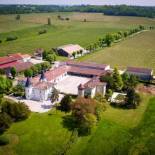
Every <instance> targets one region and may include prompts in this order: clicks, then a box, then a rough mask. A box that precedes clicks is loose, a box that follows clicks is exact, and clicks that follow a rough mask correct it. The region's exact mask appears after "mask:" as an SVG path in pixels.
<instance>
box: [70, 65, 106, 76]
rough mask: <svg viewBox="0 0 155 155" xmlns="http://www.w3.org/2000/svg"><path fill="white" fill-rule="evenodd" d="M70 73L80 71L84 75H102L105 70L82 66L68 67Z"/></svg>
mask: <svg viewBox="0 0 155 155" xmlns="http://www.w3.org/2000/svg"><path fill="white" fill-rule="evenodd" d="M68 72H69V73H78V74H82V75H92V76H100V75H101V74H103V73H104V72H105V71H104V70H100V69H99V70H98V69H90V68H82V67H72V66H71V67H68Z"/></svg>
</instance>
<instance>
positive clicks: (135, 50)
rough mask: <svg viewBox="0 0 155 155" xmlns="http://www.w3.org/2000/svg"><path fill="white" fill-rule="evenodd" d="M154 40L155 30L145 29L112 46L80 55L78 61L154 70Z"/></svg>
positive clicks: (122, 67)
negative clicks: (83, 55)
mask: <svg viewBox="0 0 155 155" xmlns="http://www.w3.org/2000/svg"><path fill="white" fill-rule="evenodd" d="M154 41H155V31H146V32H143V33H141V34H138V35H136V36H134V37H131V38H128V39H126V40H124V41H122V42H120V43H118V44H114V45H113V46H112V47H109V48H105V49H103V50H100V51H97V52H94V53H92V54H90V55H87V56H85V57H82V58H80V61H91V62H92V61H93V62H97V63H104V64H110V65H111V66H112V67H119V68H120V69H124V68H126V66H137V67H148V68H152V69H154V71H155V44H154Z"/></svg>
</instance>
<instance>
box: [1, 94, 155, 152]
mask: <svg viewBox="0 0 155 155" xmlns="http://www.w3.org/2000/svg"><path fill="white" fill-rule="evenodd" d="M142 98H143V102H142V103H141V105H140V106H139V107H138V109H135V110H121V109H116V108H113V107H110V106H109V105H108V106H107V110H106V112H104V114H103V119H102V120H101V121H100V122H99V124H98V126H97V127H96V128H95V129H94V131H93V133H92V134H91V135H90V136H85V137H79V138H78V139H77V141H76V142H75V143H74V144H73V145H72V146H71V149H70V150H68V152H67V154H68V155H83V154H89V155H91V154H92V155H94V154H97V155H100V154H101V155H103V154H105V155H106V154H122V155H124V154H126V152H132V154H133V153H135V152H138V153H142V152H143V151H147V152H148V151H150V152H151V153H154V151H155V150H154V144H155V137H154V136H155V130H154V129H155V126H154V124H155V117H154V116H155V98H153V97H151V96H148V95H142ZM49 113H50V114H51V115H49ZM49 113H45V114H38V113H33V114H32V115H31V117H30V118H29V119H28V120H26V121H23V122H19V123H15V124H13V125H12V127H11V128H10V129H9V130H8V131H7V132H6V133H5V134H6V135H8V136H9V137H10V139H11V143H10V144H9V145H7V146H4V147H1V148H0V154H1V155H15V154H17V155H27V154H28V155H43V154H46V155H48V154H49V155H55V154H57V152H59V151H61V150H62V149H63V147H64V145H66V143H67V142H68V141H69V138H70V135H71V131H68V129H66V128H65V127H64V126H63V123H62V121H63V119H62V118H63V116H65V115H66V114H64V113H61V112H56V111H53V112H49ZM153 138H154V139H153Z"/></svg>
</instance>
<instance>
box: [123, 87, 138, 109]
mask: <svg viewBox="0 0 155 155" xmlns="http://www.w3.org/2000/svg"><path fill="white" fill-rule="evenodd" d="M140 101H141V98H140V95H139V94H138V93H136V92H135V90H134V88H129V89H128V91H127V98H126V103H127V107H129V108H136V107H137V106H138V105H139V103H140Z"/></svg>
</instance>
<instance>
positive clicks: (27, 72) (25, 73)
mask: <svg viewBox="0 0 155 155" xmlns="http://www.w3.org/2000/svg"><path fill="white" fill-rule="evenodd" d="M24 76H25V77H32V76H33V71H32V69H27V70H25V71H24Z"/></svg>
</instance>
